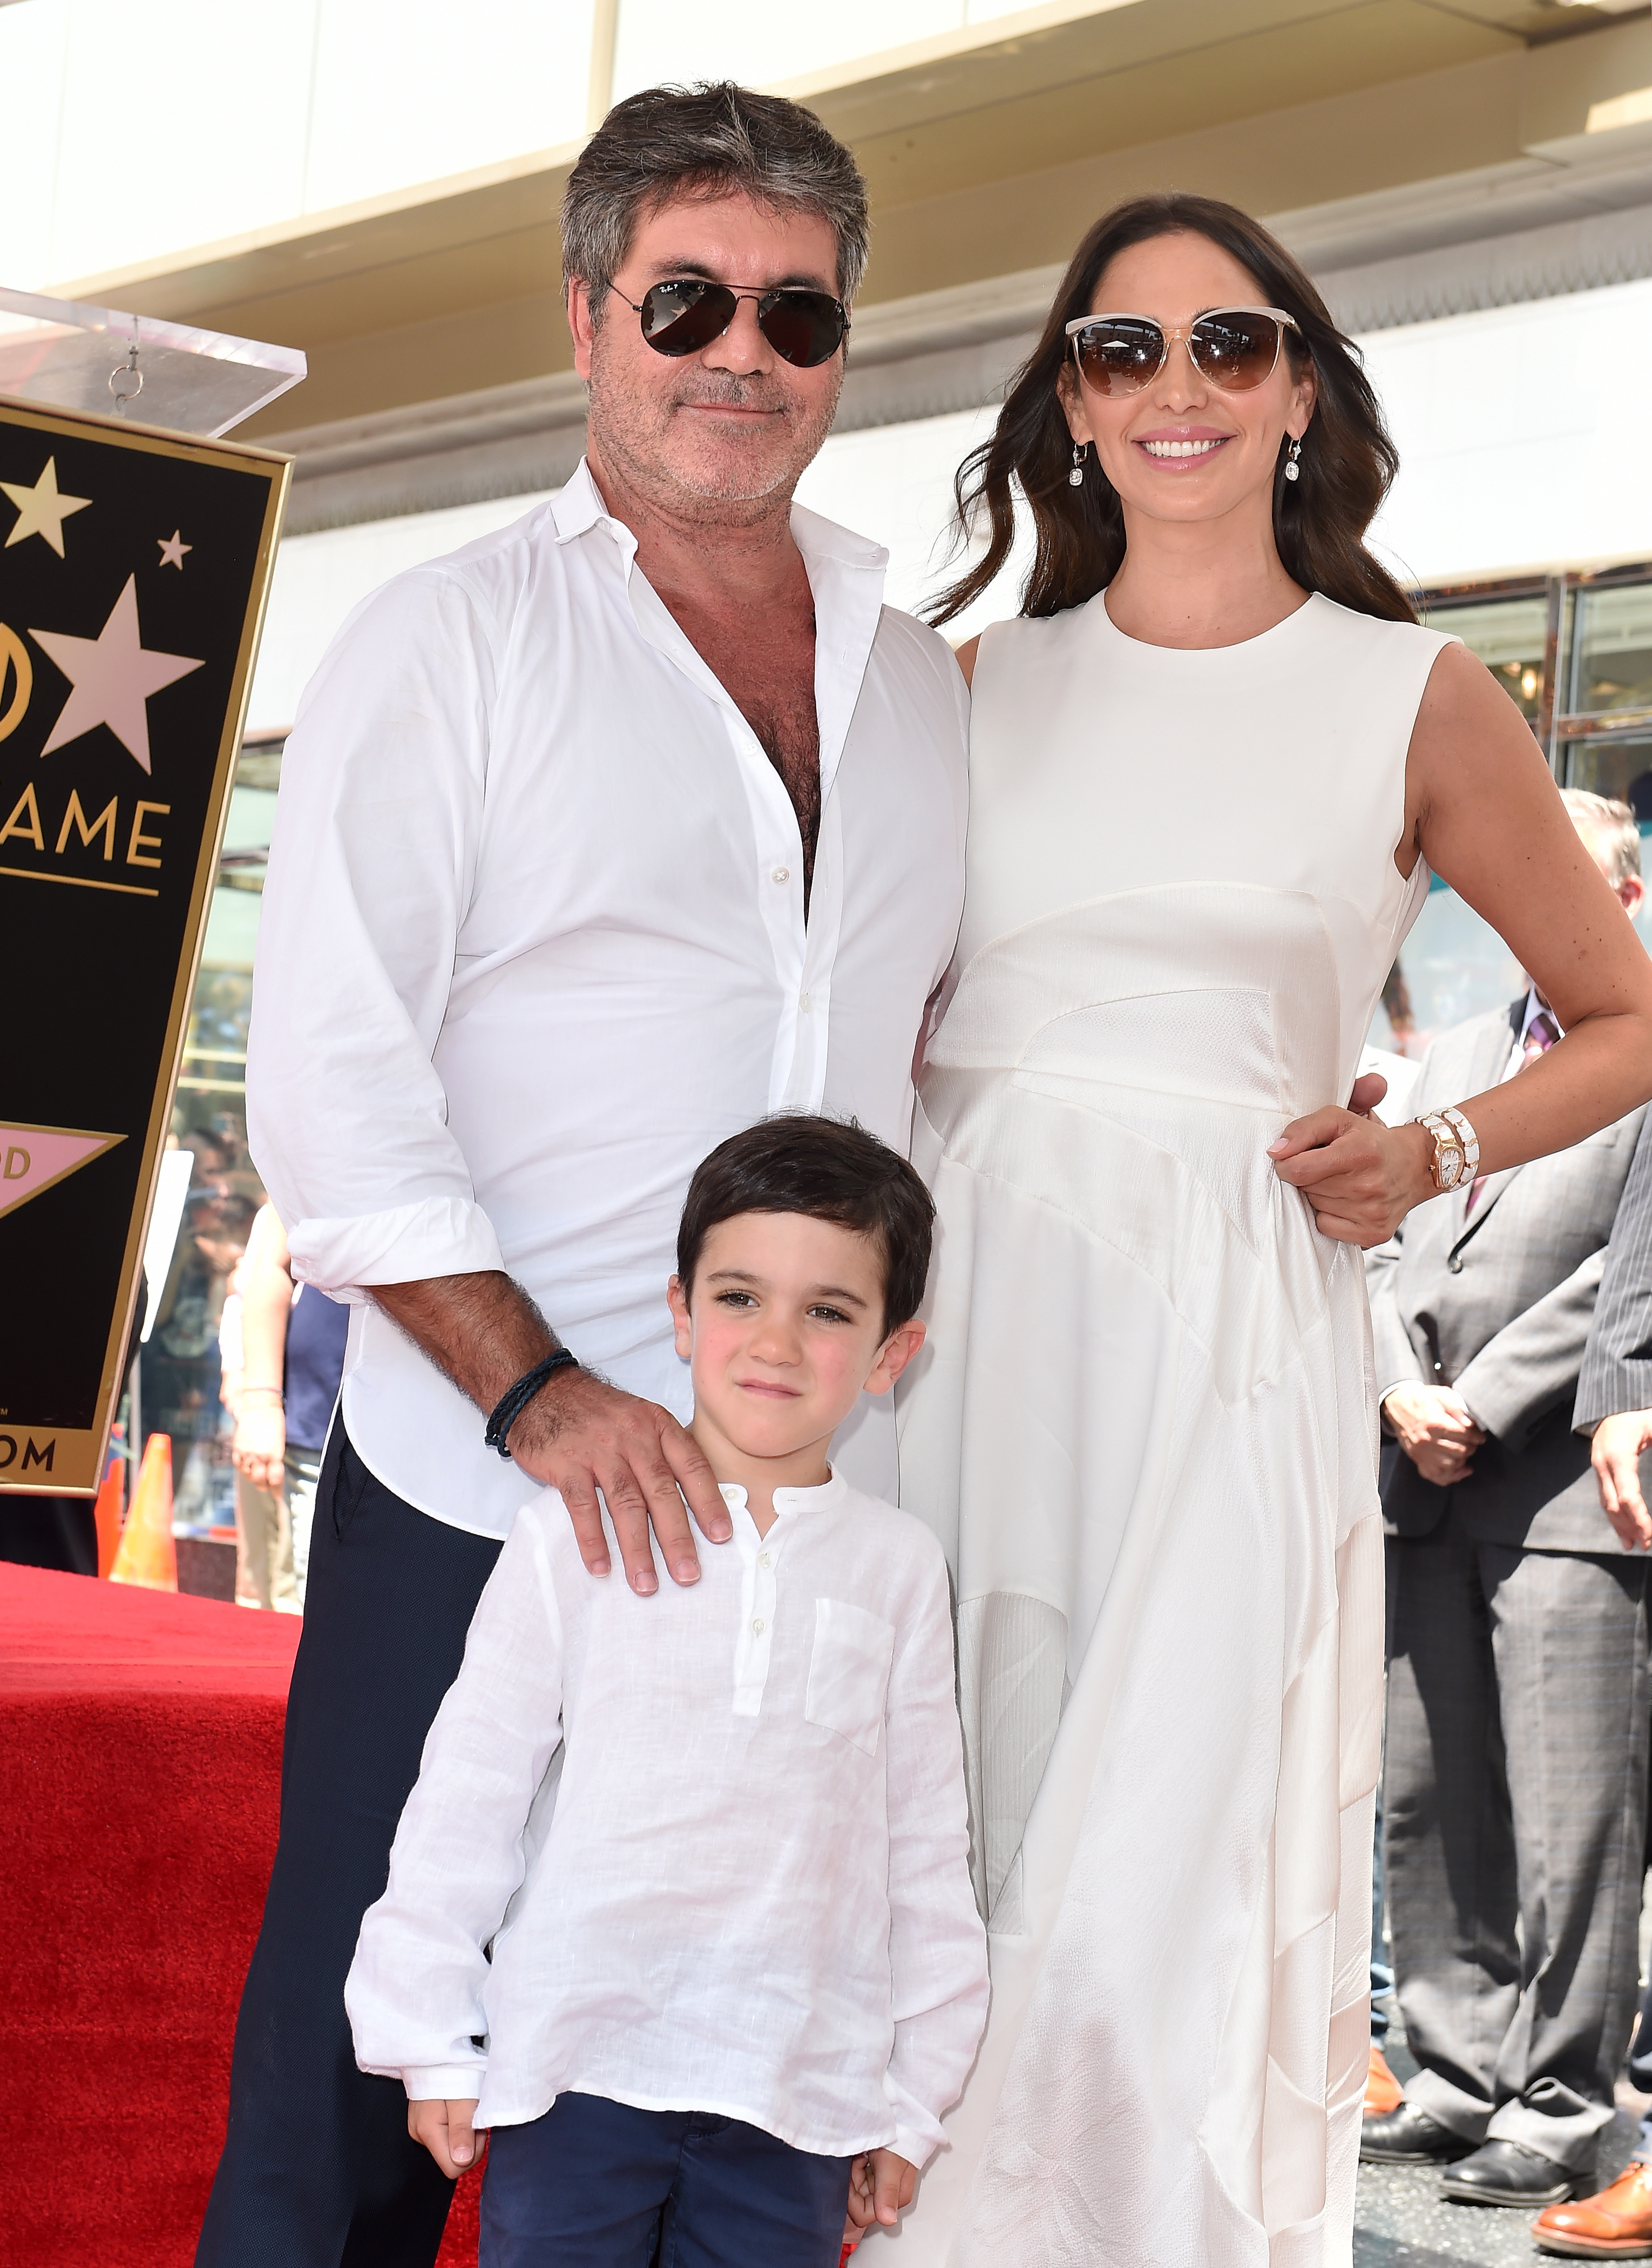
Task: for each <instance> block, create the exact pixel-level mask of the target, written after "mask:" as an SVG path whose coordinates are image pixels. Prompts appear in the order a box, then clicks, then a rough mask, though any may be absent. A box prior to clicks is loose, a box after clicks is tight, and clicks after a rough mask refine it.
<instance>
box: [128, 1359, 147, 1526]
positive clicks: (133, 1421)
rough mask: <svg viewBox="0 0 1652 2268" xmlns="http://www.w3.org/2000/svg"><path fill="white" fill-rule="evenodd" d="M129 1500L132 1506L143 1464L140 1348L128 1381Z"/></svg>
mask: <svg viewBox="0 0 1652 2268" xmlns="http://www.w3.org/2000/svg"><path fill="white" fill-rule="evenodd" d="M126 1391H127V1401H128V1409H127V1418H126V1430H127V1443H126V1455H127V1467H128V1473H127V1498H126V1500H127V1502H128V1504H130V1503H131V1502H132V1501H133V1500H134V1499H135V1498H136V1495H137V1476H138V1470H139V1468H140V1467H141V1466H142V1464H143V1348H142V1347H141V1346H140V1347H139V1348H138V1349H137V1350H136V1352H135V1353H134V1355H133V1357H132V1367H131V1370H130V1372H129V1373H128V1379H127V1388H126Z"/></svg>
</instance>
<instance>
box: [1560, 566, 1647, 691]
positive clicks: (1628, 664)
mask: <svg viewBox="0 0 1652 2268" xmlns="http://www.w3.org/2000/svg"><path fill="white" fill-rule="evenodd" d="M1577 617H1578V624H1577V631H1576V635H1575V638H1574V641H1573V650H1572V656H1571V667H1570V669H1569V671H1568V673H1567V674H1566V678H1565V679H1564V680H1563V681H1562V689H1563V695H1564V698H1563V703H1562V706H1563V707H1564V708H1565V710H1566V711H1568V712H1570V713H1572V714H1575V715H1578V716H1584V717H1601V716H1606V715H1610V714H1612V713H1613V712H1615V711H1622V710H1633V709H1652V583H1631V584H1627V585H1619V586H1618V587H1617V588H1615V589H1610V588H1609V589H1605V590H1589V589H1585V590H1582V591H1580V592H1579V593H1578V598H1577Z"/></svg>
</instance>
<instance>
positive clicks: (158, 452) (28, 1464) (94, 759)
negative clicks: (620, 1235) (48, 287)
mask: <svg viewBox="0 0 1652 2268" xmlns="http://www.w3.org/2000/svg"><path fill="white" fill-rule="evenodd" d="M288 473H289V466H288V462H287V460H286V459H284V458H282V457H276V456H272V455H269V454H268V453H264V452H261V451H259V450H255V449H248V448H240V447H237V446H233V445H231V444H229V443H226V442H221V441H220V442H195V441H188V440H184V439H180V438H178V437H177V436H175V435H172V434H166V433H161V432H157V431H151V430H148V429H146V428H144V427H143V426H138V425H128V424H127V423H123V422H121V421H120V420H118V419H115V418H105V417H92V416H69V415H66V414H63V413H60V412H56V411H52V410H46V409H35V408H33V407H26V406H24V405H22V404H20V403H17V402H9V401H0V972H4V975H3V977H0V982H3V983H4V1000H5V1016H4V1025H0V1490H30V1491H50V1492H53V1493H57V1494H79V1493H85V1492H90V1491H93V1490H95V1489H96V1487H97V1485H98V1481H99V1473H100V1470H101V1466H102V1460H103V1455H104V1451H105V1447H106V1442H107V1439H108V1432H109V1426H110V1423H111V1421H112V1419H113V1417H114V1407H115V1403H116V1402H117V1401H118V1399H119V1395H120V1390H121V1379H120V1367H121V1356H122V1353H123V1351H124V1349H125V1346H126V1342H127V1335H128V1330H129V1329H130V1327H131V1322H132V1314H133V1308H134V1306H135V1303H136V1293H137V1279H138V1272H139V1265H140V1262H141V1259H142V1256H143V1234H144V1229H145V1226H146V1223H147V1219H148V1213H149V1206H150V1198H151V1191H152V1189H153V1187H154V1182H155V1174H156V1167H157V1162H158V1156H159V1152H160V1150H161V1148H162V1145H163V1144H164V1142H165V1136H166V1130H167V1123H168V1119H169V1116H170V1113H171V1108H172V1097H173V1086H174V1083H175V1081H176V1078H177V1072H178V1065H179V1059H180V1051H181V1049H182V1046H183V1042H184V1039H185V1037H186V1023H187V1016H188V1013H189V1002H190V996H191V993H192V990H193V988H194V983H195V964H196V962H197V961H198V959H199V957H200V952H201V943H202V935H203V933H204V931H205V926H206V915H207V908H208V905H209V902H210V898H211V893H212V886H213V881H214V879H215V876H216V871H217V858H218V849H219V844H220V842H221V840H222V837H223V833H224V819H225V816H226V814H227V812H228V807H229V794H230V785H231V778H232V776H233V772H234V767H235V758H236V753H237V750H238V749H239V744H240V737H241V728H242V723H243V718H244V716H245V712H246V697H247V692H248V689H249V686H250V683H251V679H252V668H253V655H254V652H256V649H257V643H258V632H259V628H260V625H261V621H262V617H263V608H264V600H265V596H266V593H267V592H268V585H269V576H270V570H271V566H272V564H273V562H274V557H275V541H276V537H277V535H278V534H279V531H280V525H281V512H282V507H283V503H284V501H285V497H286V487H287V478H288ZM156 1288H157V1290H158V1288H159V1287H158V1286H157V1287H156Z"/></svg>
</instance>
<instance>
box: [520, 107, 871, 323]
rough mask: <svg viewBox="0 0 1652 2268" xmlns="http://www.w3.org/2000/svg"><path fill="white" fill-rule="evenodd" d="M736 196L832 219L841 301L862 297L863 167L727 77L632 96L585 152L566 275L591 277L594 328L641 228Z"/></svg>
mask: <svg viewBox="0 0 1652 2268" xmlns="http://www.w3.org/2000/svg"><path fill="white" fill-rule="evenodd" d="M731 193H735V194H743V195H745V196H748V197H750V198H751V199H752V200H753V203H756V204H760V205H766V206H767V207H768V208H769V209H770V210H772V211H775V212H782V213H783V212H804V213H815V214H818V215H819V217H820V218H821V219H822V220H824V221H826V222H828V223H829V224H830V225H831V226H832V228H833V230H834V231H835V232H836V235H837V240H838V267H837V278H838V297H839V298H841V299H842V300H844V301H845V302H847V301H848V300H850V299H852V298H854V297H855V292H856V291H858V290H859V288H860V282H861V277H862V276H863V275H864V273H865V271H866V252H867V216H866V183H865V181H864V180H863V178H862V175H861V169H860V167H859V166H857V165H856V164H855V160H854V158H852V157H851V156H850V154H849V152H848V151H847V150H846V149H845V148H844V146H843V144H841V142H840V141H838V140H836V139H835V137H834V136H832V135H831V134H828V133H827V131H826V128H825V127H824V126H823V125H822V124H821V123H820V121H819V119H818V118H817V117H816V116H815V114H814V113H813V111H812V110H805V109H804V107H803V105H802V104H801V103H798V102H788V101H786V100H785V99H784V98H783V97H782V96H780V95H776V94H753V93H752V92H750V91H749V89H747V88H745V87H743V86H736V85H734V84H733V82H732V81H731V80H729V79H719V80H717V81H716V82H715V83H710V82H702V83H701V85H697V86H650V87H645V88H644V89H643V91H642V93H640V94H628V95H627V97H626V99H625V100H624V101H623V102H616V103H615V104H614V106H613V109H612V110H611V111H610V112H609V113H608V115H607V116H606V118H605V119H604V120H603V122H602V123H601V125H600V126H599V127H598V129H597V130H596V132H595V133H594V134H593V135H592V136H591V139H590V141H589V142H587V143H586V144H585V146H584V150H583V151H581V152H580V156H579V162H578V164H577V165H576V166H575V167H574V170H573V173H571V174H570V175H569V182H568V188H567V189H566V191H565V192H564V194H563V197H562V272H563V274H564V275H566V276H580V277H582V278H583V279H584V284H585V286H586V288H587V290H588V291H590V294H591V314H592V317H593V319H596V318H597V317H598V316H599V314H600V311H601V306H602V302H603V299H604V298H605V297H606V293H607V291H608V287H609V285H610V284H612V283H613V279H614V276H615V275H616V273H617V272H618V270H619V269H620V267H621V266H622V265H623V264H624V261H625V257H626V254H628V252H629V250H630V249H631V243H632V239H633V238H634V237H635V234H636V229H637V224H638V222H639V221H640V220H642V218H643V217H645V216H646V215H647V214H649V213H650V212H651V211H654V210H657V209H658V208H659V207H660V206H661V205H665V204H669V203H672V200H673V199H675V198H678V197H694V196H726V195H730V194H731Z"/></svg>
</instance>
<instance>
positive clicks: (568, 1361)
mask: <svg viewBox="0 0 1652 2268" xmlns="http://www.w3.org/2000/svg"><path fill="white" fill-rule="evenodd" d="M569 1366H572V1367H573V1368H574V1369H576V1370H577V1369H578V1367H579V1357H578V1356H577V1355H576V1354H569V1351H568V1349H567V1348H566V1347H558V1348H557V1350H556V1351H555V1353H554V1354H547V1356H546V1358H545V1359H544V1361H543V1362H536V1363H535V1364H534V1366H533V1367H532V1370H525V1371H524V1372H523V1373H522V1375H521V1377H520V1378H519V1379H518V1381H517V1382H516V1384H515V1385H514V1386H510V1387H507V1388H505V1391H504V1392H503V1394H502V1395H500V1397H499V1400H498V1402H497V1403H496V1404H495V1407H494V1413H493V1416H492V1417H491V1418H489V1419H488V1431H487V1432H485V1433H484V1434H483V1435H482V1439H483V1440H484V1441H486V1443H487V1444H488V1447H489V1448H490V1449H497V1450H498V1452H499V1454H500V1455H501V1456H502V1457H507V1458H508V1457H509V1456H510V1450H509V1449H507V1448H506V1447H505V1436H506V1434H507V1433H509V1432H510V1428H511V1427H512V1426H513V1425H515V1424H516V1422H517V1419H518V1418H519V1417H520V1416H521V1415H522V1413H523V1411H524V1410H525V1409H526V1408H527V1406H528V1404H529V1403H530V1402H532V1399H533V1397H534V1395H536V1394H537V1393H538V1392H539V1390H540V1387H542V1386H543V1385H544V1383H545V1381H546V1380H547V1378H549V1377H551V1376H553V1375H554V1373H555V1372H557V1371H559V1370H566V1369H568V1368H569Z"/></svg>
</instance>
